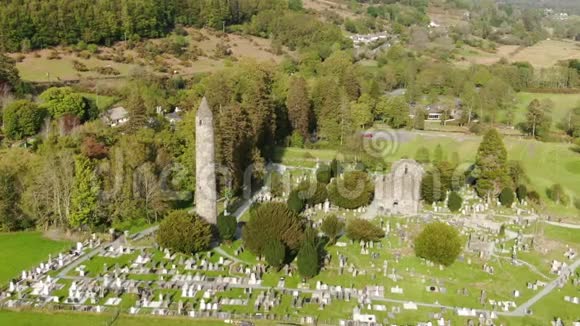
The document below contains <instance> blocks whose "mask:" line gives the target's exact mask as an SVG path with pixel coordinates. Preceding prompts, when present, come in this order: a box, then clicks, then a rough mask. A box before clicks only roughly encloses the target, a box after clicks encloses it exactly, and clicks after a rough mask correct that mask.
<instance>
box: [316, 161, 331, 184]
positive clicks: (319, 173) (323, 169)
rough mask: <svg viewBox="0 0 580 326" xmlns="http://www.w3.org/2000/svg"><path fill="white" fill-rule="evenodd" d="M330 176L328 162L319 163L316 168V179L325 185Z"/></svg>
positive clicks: (328, 181)
mask: <svg viewBox="0 0 580 326" xmlns="http://www.w3.org/2000/svg"><path fill="white" fill-rule="evenodd" d="M331 178H332V171H331V170H330V166H329V165H328V164H320V165H319V166H318V169H317V170H316V181H318V182H320V183H323V184H325V185H327V184H329V183H330V179H331Z"/></svg>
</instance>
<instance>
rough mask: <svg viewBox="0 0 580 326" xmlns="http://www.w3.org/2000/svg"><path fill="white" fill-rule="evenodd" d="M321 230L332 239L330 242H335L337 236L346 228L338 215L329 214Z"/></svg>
mask: <svg viewBox="0 0 580 326" xmlns="http://www.w3.org/2000/svg"><path fill="white" fill-rule="evenodd" d="M320 230H321V231H322V232H324V234H326V236H327V237H328V238H329V239H330V242H329V243H330V244H334V243H335V242H336V238H337V237H338V236H339V235H340V234H341V233H342V231H343V230H344V223H343V222H341V221H340V220H339V219H338V218H337V217H336V215H328V216H327V217H326V218H325V219H324V221H322V225H321V226H320Z"/></svg>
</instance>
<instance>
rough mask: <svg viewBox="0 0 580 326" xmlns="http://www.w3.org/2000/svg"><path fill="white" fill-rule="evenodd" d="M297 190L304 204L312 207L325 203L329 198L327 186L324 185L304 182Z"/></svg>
mask: <svg viewBox="0 0 580 326" xmlns="http://www.w3.org/2000/svg"><path fill="white" fill-rule="evenodd" d="M296 190H297V191H298V196H299V197H300V198H301V199H302V200H303V202H304V203H306V204H308V205H311V206H312V205H316V204H321V203H324V202H325V201H326V198H328V192H327V191H326V184H323V183H318V182H310V181H308V180H306V181H302V182H301V183H300V184H299V185H298V187H297V188H296Z"/></svg>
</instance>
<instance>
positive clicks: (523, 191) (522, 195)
mask: <svg viewBox="0 0 580 326" xmlns="http://www.w3.org/2000/svg"><path fill="white" fill-rule="evenodd" d="M516 195H517V197H518V200H519V201H520V202H521V201H523V200H524V199H526V197H527V196H528V188H527V187H526V185H519V186H518V187H517V188H516Z"/></svg>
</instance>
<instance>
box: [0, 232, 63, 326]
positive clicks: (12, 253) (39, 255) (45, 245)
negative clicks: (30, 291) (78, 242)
mask: <svg viewBox="0 0 580 326" xmlns="http://www.w3.org/2000/svg"><path fill="white" fill-rule="evenodd" d="M69 246H70V243H68V242H59V241H53V240H49V239H46V238H44V237H43V236H42V234H41V233H40V232H15V233H0V248H2V250H0V262H2V264H0V285H1V284H7V283H8V282H9V281H10V279H11V278H13V277H16V276H18V275H19V273H20V272H21V271H22V270H24V269H29V268H32V267H33V266H35V265H36V264H37V263H40V262H42V261H43V260H46V259H47V258H48V255H49V254H53V255H54V254H56V253H58V252H61V251H63V250H65V249H67V248H68V247H69ZM1 320H2V318H1V317H0V325H10V324H5V323H2V322H1Z"/></svg>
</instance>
